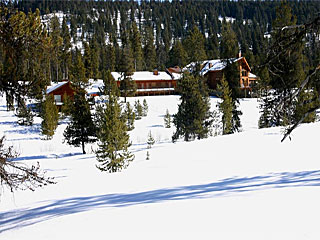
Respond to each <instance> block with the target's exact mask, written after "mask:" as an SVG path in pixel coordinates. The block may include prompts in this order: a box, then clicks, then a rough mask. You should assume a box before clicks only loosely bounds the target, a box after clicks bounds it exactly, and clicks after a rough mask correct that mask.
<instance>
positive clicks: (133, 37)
mask: <svg viewBox="0 0 320 240" xmlns="http://www.w3.org/2000/svg"><path fill="white" fill-rule="evenodd" d="M130 42H131V47H132V52H133V59H134V69H135V71H141V70H142V69H143V52H142V44H141V36H140V32H139V30H138V27H137V24H136V23H135V22H133V23H132V27H131V31H130Z"/></svg>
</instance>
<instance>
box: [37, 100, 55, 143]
mask: <svg viewBox="0 0 320 240" xmlns="http://www.w3.org/2000/svg"><path fill="white" fill-rule="evenodd" d="M41 118H42V122H41V132H42V134H43V135H45V136H46V139H47V140H49V139H52V137H53V135H54V132H55V130H56V128H57V126H58V120H59V112H58V108H57V106H56V105H55V104H54V99H53V96H52V95H48V96H47V97H46V100H45V101H44V102H43V103H42V107H41Z"/></svg>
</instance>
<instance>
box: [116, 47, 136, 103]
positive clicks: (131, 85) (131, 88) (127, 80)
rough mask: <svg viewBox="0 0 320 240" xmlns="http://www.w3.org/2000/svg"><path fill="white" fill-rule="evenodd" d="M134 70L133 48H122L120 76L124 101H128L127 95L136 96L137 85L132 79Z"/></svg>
mask: <svg viewBox="0 0 320 240" xmlns="http://www.w3.org/2000/svg"><path fill="white" fill-rule="evenodd" d="M133 71H134V63H133V58H132V52H131V48H130V47H129V46H128V47H125V48H124V49H123V50H122V58H121V78H120V92H121V95H122V96H123V97H124V102H127V97H130V96H134V94H135V92H136V90H137V86H136V83H135V81H133V80H132V77H131V76H132V75H133Z"/></svg>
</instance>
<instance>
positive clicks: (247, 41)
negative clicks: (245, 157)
mask: <svg viewBox="0 0 320 240" xmlns="http://www.w3.org/2000/svg"><path fill="white" fill-rule="evenodd" d="M288 4H289V6H290V7H291V9H292V13H293V15H294V16H296V17H297V24H301V23H306V22H308V21H310V20H311V19H313V18H314V17H315V16H316V14H317V13H319V11H320V4H319V2H318V1H290V2H288ZM14 5H15V7H17V8H18V9H20V10H23V11H25V12H26V13H27V12H28V11H29V10H32V11H35V10H36V9H37V8H38V9H39V10H40V12H41V15H42V16H44V17H43V19H48V18H46V17H45V15H47V14H49V13H60V15H59V16H60V26H58V24H57V22H55V21H54V19H53V20H52V21H51V24H52V28H58V27H60V32H61V33H60V34H62V32H64V34H65V31H66V30H65V29H66V27H68V28H69V31H70V37H71V41H72V42H73V44H74V46H78V47H81V48H84V49H85V53H89V51H90V49H93V53H90V54H92V55H94V56H93V57H92V58H93V59H94V60H98V63H95V64H96V66H94V67H96V68H98V69H94V71H95V72H94V73H93V75H96V74H97V75H99V72H101V71H102V70H103V69H104V68H106V69H109V70H112V71H113V70H117V71H121V67H122V66H121V57H122V54H121V49H122V48H125V46H127V45H129V43H130V48H131V52H132V53H131V54H132V57H133V58H134V59H135V62H136V65H135V66H136V70H150V69H154V68H158V69H160V70H164V69H165V68H166V67H169V66H174V65H183V64H186V63H188V62H189V61H190V60H191V59H192V57H193V56H192V55H193V52H192V49H190V47H189V45H190V44H188V43H189V42H190V41H193V40H195V41H196V42H197V43H198V44H199V45H201V44H204V46H203V47H204V49H205V55H202V56H200V57H201V58H203V59H215V58H219V55H220V52H219V42H220V40H221V32H222V26H223V24H224V23H225V22H231V23H232V29H233V30H234V32H235V33H236V36H237V39H238V41H239V46H240V48H241V51H242V54H243V55H244V56H245V57H246V58H247V60H248V62H249V64H250V65H252V66H253V67H255V66H257V65H259V64H260V63H261V62H262V61H263V59H264V56H265V51H266V48H267V46H268V39H270V32H271V31H272V26H273V21H274V19H275V16H276V14H275V12H276V8H277V7H278V6H279V5H280V3H279V2H278V1H262V2H261V1H259V2H253V1H239V2H233V1H189V0H186V1H140V2H137V1H130V2H127V1H50V0H47V1H28V0H27V1H17V3H15V4H14ZM61 13H63V14H62V15H61ZM47 16H50V17H52V15H47ZM57 16H58V15H57ZM62 17H64V18H65V21H66V22H65V23H66V25H63V24H62V23H63V22H62ZM134 23H135V24H134ZM195 26H196V27H197V28H198V29H199V30H200V33H201V36H198V37H197V36H194V35H196V34H200V33H199V32H196V34H194V35H192V37H193V38H195V39H190V38H192V37H190V32H192V31H194V27H195ZM52 32H54V31H52ZM55 33H56V32H55ZM202 36H203V37H204V38H205V40H204V41H201V38H202ZM62 37H64V38H65V37H66V36H62ZM83 41H85V42H86V43H87V44H83V43H82V42H83ZM180 41H181V42H180ZM310 41H312V39H310ZM64 42H65V41H64ZM180 43H182V45H181V44H180ZM201 47H202V46H197V45H196V46H193V47H192V48H201ZM311 47H314V45H312V44H310V45H308V48H307V49H306V50H305V55H306V56H307V59H308V60H309V61H305V64H306V65H309V64H312V63H311V62H312V61H311V60H312V59H314V58H316V56H315V53H316V52H315V51H314V49H312V48H311ZM230 57H232V56H230ZM203 59H198V60H203ZM94 67H93V68H94ZM94 77H95V76H94Z"/></svg>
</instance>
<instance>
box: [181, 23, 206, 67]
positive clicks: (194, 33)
mask: <svg viewBox="0 0 320 240" xmlns="http://www.w3.org/2000/svg"><path fill="white" fill-rule="evenodd" d="M204 43H205V37H204V36H203V35H202V33H201V32H200V30H199V29H198V28H197V27H196V26H194V27H193V29H192V30H191V31H189V34H188V37H187V38H186V39H185V41H184V46H185V49H186V51H187V53H188V60H189V62H200V61H203V60H206V59H207V54H206V51H205V45H204Z"/></svg>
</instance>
